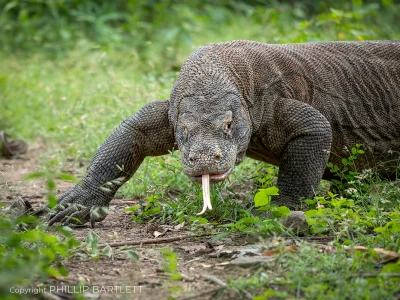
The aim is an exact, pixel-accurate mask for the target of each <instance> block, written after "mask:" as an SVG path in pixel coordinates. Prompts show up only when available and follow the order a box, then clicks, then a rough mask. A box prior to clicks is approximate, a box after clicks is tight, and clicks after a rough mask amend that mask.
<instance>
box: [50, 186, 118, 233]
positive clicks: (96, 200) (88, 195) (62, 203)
mask: <svg viewBox="0 0 400 300" xmlns="http://www.w3.org/2000/svg"><path fill="white" fill-rule="evenodd" d="M58 202H59V203H58V204H57V205H56V206H55V207H54V208H53V209H51V210H50V209H49V212H48V214H47V218H46V219H47V221H48V225H49V226H52V225H54V224H55V223H60V224H63V225H82V224H85V223H87V222H89V221H90V224H91V226H92V228H94V226H95V223H96V222H100V221H103V220H104V219H105V218H106V216H107V214H108V203H109V202H110V201H109V200H108V199H107V198H106V197H105V196H104V194H101V193H93V192H92V191H88V190H86V189H83V188H82V187H80V186H79V185H76V186H75V187H73V188H72V189H70V190H68V191H67V192H66V193H64V194H63V195H62V196H61V197H60V198H59V199H58Z"/></svg>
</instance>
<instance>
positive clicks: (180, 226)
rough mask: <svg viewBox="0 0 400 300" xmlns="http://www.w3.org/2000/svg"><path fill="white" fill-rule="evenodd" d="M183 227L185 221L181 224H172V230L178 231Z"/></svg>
mask: <svg viewBox="0 0 400 300" xmlns="http://www.w3.org/2000/svg"><path fill="white" fill-rule="evenodd" d="M183 227H185V222H182V223H181V224H178V225H176V226H174V230H175V231H178V230H181V229H182V228H183Z"/></svg>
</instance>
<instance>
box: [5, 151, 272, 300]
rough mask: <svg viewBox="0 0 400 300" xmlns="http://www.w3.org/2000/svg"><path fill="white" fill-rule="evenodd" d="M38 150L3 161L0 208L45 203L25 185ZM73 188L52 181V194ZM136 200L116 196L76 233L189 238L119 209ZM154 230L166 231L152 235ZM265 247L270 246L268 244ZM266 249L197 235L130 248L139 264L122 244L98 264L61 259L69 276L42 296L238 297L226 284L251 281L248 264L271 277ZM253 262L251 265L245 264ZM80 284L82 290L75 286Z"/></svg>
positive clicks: (117, 238)
mask: <svg viewBox="0 0 400 300" xmlns="http://www.w3.org/2000/svg"><path fill="white" fill-rule="evenodd" d="M42 148H43V146H41V145H33V146H30V148H29V150H28V153H27V154H26V155H24V156H22V157H19V158H16V159H0V203H7V204H10V203H12V202H13V201H14V200H15V199H16V197H17V196H19V197H21V198H22V199H25V200H28V201H30V202H31V203H32V205H34V206H36V207H38V206H40V205H44V204H45V203H46V189H45V184H44V182H43V180H34V181H24V177H25V176H26V175H27V174H30V173H32V172H36V171H38V169H39V162H40V158H39V157H40V155H41V150H42ZM78 170H80V172H81V171H82V166H79V163H77V162H71V163H70V165H68V166H67V170H65V171H70V172H72V173H75V175H76V173H77V172H78ZM72 185H73V184H72V183H68V182H63V181H59V182H57V194H60V193H62V192H64V191H66V190H67V189H68V188H70V187H71V186H72ZM135 203H136V201H135V200H134V199H130V200H124V199H115V200H114V201H113V202H112V205H111V206H110V211H109V215H108V217H107V218H106V219H105V220H104V221H103V222H101V223H96V225H97V227H96V228H94V229H92V228H90V227H89V226H86V227H80V228H75V229H74V231H73V233H74V235H75V236H76V238H77V239H78V240H80V241H81V242H84V241H85V238H86V237H87V235H88V234H89V233H90V232H92V233H95V234H96V235H98V236H99V243H100V244H102V245H105V244H113V243H121V244H125V243H129V242H135V241H144V240H149V239H157V240H160V239H166V238H167V239H168V238H173V237H180V236H185V235H193V233H191V232H190V231H189V230H190V229H189V228H188V226H183V227H180V226H178V227H173V226H168V225H154V224H134V223H133V222H132V219H131V215H130V214H129V213H127V212H125V210H124V208H125V207H130V206H133V205H134V204H135ZM155 232H159V233H163V234H162V235H161V236H158V237H157V238H156V237H155V236H156V235H157V233H155ZM253 242H254V241H253ZM264 246H266V247H267V245H266V244H265V243H264ZM264 246H260V244H258V245H256V244H254V245H250V244H249V240H246V238H238V239H237V240H234V238H227V239H224V240H221V241H219V242H217V243H213V244H211V243H209V238H208V237H200V238H197V239H193V238H188V239H183V240H178V241H172V242H169V243H166V242H163V243H161V242H157V243H153V244H142V245H135V246H131V247H130V249H133V250H134V251H136V252H137V254H138V255H139V258H140V262H135V261H132V260H131V259H129V258H127V256H126V255H125V254H123V253H122V252H121V250H120V249H119V247H112V251H111V252H110V253H111V255H110V256H106V255H100V257H99V259H98V261H95V260H93V259H92V258H91V257H88V256H87V253H86V254H85V253H82V255H75V256H74V257H72V258H71V259H69V260H67V261H65V262H63V264H64V265H65V267H66V268H67V269H68V270H69V275H68V277H66V278H64V279H63V278H60V279H53V280H52V282H47V283H46V285H47V286H53V289H54V287H56V286H57V287H58V290H56V291H55V293H52V294H51V295H47V296H46V297H48V298H49V299H50V298H51V299H73V298H74V293H76V292H84V296H85V298H94V299H167V298H168V297H171V296H173V297H175V298H177V299H211V298H212V297H215V296H217V297H218V298H219V299H235V298H237V297H238V294H237V293H236V292H235V291H234V289H231V288H226V287H225V285H226V283H227V282H228V281H229V280H234V279H237V278H239V277H248V276H250V275H251V274H252V273H253V272H254V269H252V268H251V266H254V264H255V263H256V264H259V263H260V261H261V263H262V264H264V265H265V268H266V269H265V272H267V273H268V272H272V271H270V270H271V268H273V265H274V264H275V262H274V261H275V260H274V259H272V258H270V257H269V258H266V257H262V256H259V254H257V249H259V248H260V247H261V248H264ZM166 247H167V248H169V249H171V250H172V251H173V252H174V253H176V254H177V258H178V272H179V274H181V276H182V278H181V279H180V280H173V279H171V276H170V274H168V273H167V272H165V268H164V265H165V260H164V258H163V256H162V254H161V252H160V251H159V249H160V248H166ZM99 248H100V250H101V249H103V247H99ZM83 252H84V251H83ZM254 258H255V261H253V262H252V261H249V260H246V259H253V260H254ZM243 259H244V261H243ZM268 266H269V267H268ZM79 284H80V285H81V288H80V289H79V288H75V289H74V288H73V287H74V286H75V287H76V286H77V285H79ZM88 287H89V288H88ZM85 289H88V290H85Z"/></svg>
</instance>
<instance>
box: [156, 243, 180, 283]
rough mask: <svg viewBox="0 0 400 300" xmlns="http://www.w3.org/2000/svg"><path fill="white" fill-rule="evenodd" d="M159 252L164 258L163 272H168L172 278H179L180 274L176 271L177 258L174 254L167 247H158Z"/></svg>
mask: <svg viewBox="0 0 400 300" xmlns="http://www.w3.org/2000/svg"><path fill="white" fill-rule="evenodd" d="M160 252H161V253H162V255H163V258H164V264H163V270H164V272H166V273H168V274H169V276H170V279H172V280H181V279H182V275H181V274H179V272H178V258H177V256H176V254H175V253H174V252H172V251H171V250H170V249H167V248H163V249H160Z"/></svg>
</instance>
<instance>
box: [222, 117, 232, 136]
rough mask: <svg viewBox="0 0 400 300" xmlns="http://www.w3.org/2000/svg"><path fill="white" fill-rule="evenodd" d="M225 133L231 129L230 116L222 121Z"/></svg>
mask: <svg viewBox="0 0 400 300" xmlns="http://www.w3.org/2000/svg"><path fill="white" fill-rule="evenodd" d="M224 131H225V133H230V132H231V131H232V118H229V119H228V120H226V121H225V122H224Z"/></svg>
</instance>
